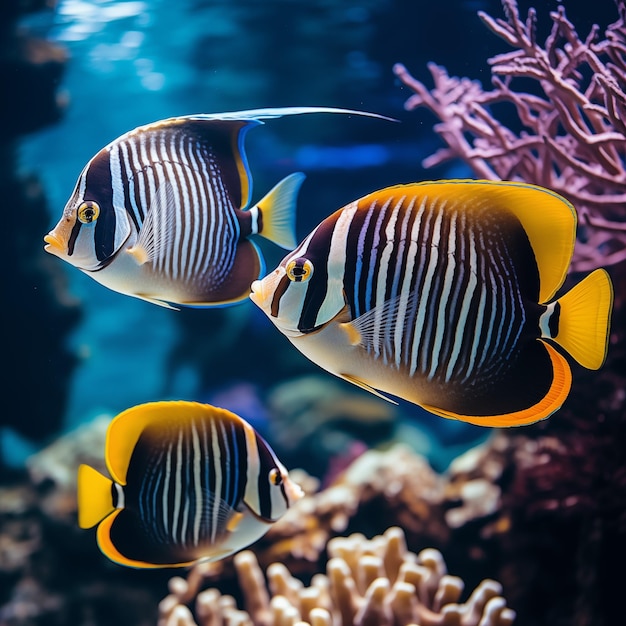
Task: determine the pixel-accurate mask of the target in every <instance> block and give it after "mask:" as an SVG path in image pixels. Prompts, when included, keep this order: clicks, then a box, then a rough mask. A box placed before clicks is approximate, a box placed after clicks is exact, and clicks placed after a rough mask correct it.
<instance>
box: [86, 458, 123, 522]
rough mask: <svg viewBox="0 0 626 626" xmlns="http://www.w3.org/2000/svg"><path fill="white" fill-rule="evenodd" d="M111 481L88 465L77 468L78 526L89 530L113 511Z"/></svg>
mask: <svg viewBox="0 0 626 626" xmlns="http://www.w3.org/2000/svg"><path fill="white" fill-rule="evenodd" d="M112 486H113V481H112V480H110V479H109V478H107V477H106V476H103V475H102V474H101V473H100V472H97V471H96V470H95V469H93V467H89V465H81V466H79V468H78V525H79V526H80V527H81V528H91V527H92V526H95V525H96V524H98V523H99V522H101V521H102V520H103V519H104V518H105V517H106V516H107V515H110V514H111V513H112V512H113V511H115V507H114V506H113V494H112V492H111V487H112Z"/></svg>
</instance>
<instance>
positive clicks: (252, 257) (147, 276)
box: [44, 107, 392, 308]
mask: <svg viewBox="0 0 626 626" xmlns="http://www.w3.org/2000/svg"><path fill="white" fill-rule="evenodd" d="M306 113H341V114H347V115H360V116H366V117H373V118H380V119H386V120H392V118H387V117H385V116H383V115H379V114H376V113H368V112H364V111H353V110H349V109H338V108H332V107H284V108H268V109H253V110H249V111H238V112H228V113H216V114H200V115H189V116H182V117H173V118H168V119H165V120H161V121H158V122H154V123H151V124H147V125H145V126H140V127H138V128H135V129H134V130H131V131H129V132H127V133H125V134H123V135H122V136H120V137H118V138H117V139H115V140H114V141H112V142H111V143H109V144H108V145H107V146H105V147H104V148H103V149H102V150H100V151H99V152H98V153H97V154H96V155H95V156H94V157H93V158H91V160H90V161H89V162H88V163H87V165H86V166H85V167H84V169H83V171H82V173H81V174H80V176H79V177H78V180H77V182H76V185H75V187H74V191H73V193H72V195H71V196H70V198H69V200H68V202H67V203H66V205H65V208H64V209H63V214H62V217H61V218H60V220H59V222H58V223H57V224H56V226H55V227H54V228H53V229H52V230H51V231H50V232H49V233H48V234H47V235H46V236H45V237H44V242H45V246H44V249H45V250H46V251H47V252H49V253H51V254H53V255H56V256H58V257H59V258H61V259H63V260H64V261H67V262H68V263H70V264H71V265H73V266H75V267H77V268H78V269H79V270H82V271H83V272H84V273H86V274H87V275H88V276H90V277H91V278H93V279H94V280H96V281H97V282H99V283H101V284H102V285H104V286H106V287H109V288H110V289H112V290H114V291H117V292H119V293H122V294H126V295H128V296H133V297H137V298H141V299H143V300H147V301H148V302H152V303H154V304H159V305H161V306H165V307H169V308H178V306H188V307H206V308H208V307H222V306H229V305H233V304H237V303H240V302H243V301H245V300H246V299H247V297H248V294H249V292H250V284H251V283H252V281H253V280H255V279H257V278H259V277H260V276H262V275H263V274H264V273H265V262H264V259H263V256H262V254H261V251H260V249H259V248H258V246H257V245H256V244H255V243H254V242H253V241H252V240H251V239H250V237H252V236H253V235H260V236H262V237H265V238H266V239H269V240H270V241H272V242H273V243H275V244H277V245H278V246H280V247H282V248H284V249H288V250H291V249H293V248H294V247H295V245H296V243H297V241H296V238H295V204H296V197H297V194H298V191H299V189H300V186H301V184H302V182H303V180H304V174H303V173H301V172H295V173H293V174H290V175H289V176H287V177H285V178H284V179H283V180H282V181H280V182H279V183H278V184H277V185H276V186H275V187H274V188H273V189H272V190H271V191H270V192H269V193H268V194H267V195H266V196H265V197H264V198H262V199H261V200H260V201H259V202H258V203H256V204H254V205H252V206H250V204H251V190H252V178H251V175H250V170H249V167H248V162H247V158H246V154H245V150H244V138H245V136H246V133H247V131H248V130H249V129H250V128H252V127H254V126H258V125H260V124H263V121H262V120H264V119H272V118H277V117H281V116H284V115H300V114H306Z"/></svg>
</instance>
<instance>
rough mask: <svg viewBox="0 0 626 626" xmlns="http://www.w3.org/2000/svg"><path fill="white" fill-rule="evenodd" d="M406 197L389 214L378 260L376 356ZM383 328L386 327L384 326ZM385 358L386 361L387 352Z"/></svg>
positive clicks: (382, 209) (375, 317)
mask: <svg viewBox="0 0 626 626" xmlns="http://www.w3.org/2000/svg"><path fill="white" fill-rule="evenodd" d="M405 199H406V196H402V197H401V198H400V200H399V201H398V202H397V203H396V205H395V206H394V208H393V209H392V210H391V215H390V216H389V220H388V221H387V226H386V227H385V239H386V243H385V247H384V248H383V250H382V252H381V253H380V260H379V262H378V279H377V281H376V308H375V309H374V330H373V337H372V341H373V344H374V354H375V355H376V356H380V348H381V347H382V344H383V341H382V338H381V327H382V326H383V320H382V314H383V311H384V310H385V307H383V304H384V302H385V293H386V291H387V274H388V272H389V261H390V259H391V255H392V254H393V251H394V249H395V234H396V222H397V221H398V213H399V211H400V207H401V206H402V203H403V202H404V200H405ZM391 201H392V198H389V200H388V201H387V202H386V203H385V205H384V206H383V207H382V208H381V211H387V209H388V208H389V205H390V204H391ZM383 330H386V329H384V328H383ZM383 360H384V362H385V363H386V361H387V357H386V354H385V356H384V359H383Z"/></svg>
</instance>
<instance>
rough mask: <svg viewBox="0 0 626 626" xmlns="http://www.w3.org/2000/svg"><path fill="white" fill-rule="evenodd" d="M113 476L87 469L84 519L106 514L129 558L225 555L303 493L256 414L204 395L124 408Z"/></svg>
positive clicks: (105, 537)
mask: <svg viewBox="0 0 626 626" xmlns="http://www.w3.org/2000/svg"><path fill="white" fill-rule="evenodd" d="M105 459H106V464H107V467H108V470H109V473H110V475H111V477H112V480H111V479H109V478H107V477H105V476H103V475H102V474H100V473H99V472H97V471H96V470H95V469H93V468H92V467H89V466H88V465H81V466H80V467H79V470H78V522H79V525H80V527H81V528H91V527H92V526H95V525H96V524H98V530H97V539H98V545H99V547H100V549H101V550H102V552H103V553H104V554H105V555H106V556H107V557H108V558H109V559H111V560H112V561H114V562H116V563H119V564H120V565H127V566H130V567H137V568H155V567H179V566H181V567H182V566H186V565H191V564H192V563H194V562H195V561H198V560H210V561H211V560H212V561H214V560H219V559H221V558H223V557H225V556H227V555H229V554H232V553H233V552H236V551H237V550H240V549H242V548H244V547H245V546H247V545H249V544H251V543H253V542H254V541H256V540H257V539H259V538H260V537H261V536H262V535H264V534H265V532H266V531H267V530H268V529H269V527H270V525H271V524H272V523H273V522H275V521H276V520H277V519H279V518H280V517H281V516H282V515H283V514H284V513H285V511H286V510H287V508H288V507H289V506H290V505H291V504H292V503H293V502H294V501H295V500H297V499H299V498H300V497H301V496H302V491H301V490H300V488H299V487H298V486H297V485H296V484H295V483H293V482H292V481H291V480H290V478H289V476H288V474H287V470H286V469H285V468H284V467H283V465H282V464H281V463H280V461H279V460H278V459H277V458H276V455H275V454H274V452H273V451H272V450H271V448H270V447H269V446H268V445H267V443H266V442H265V441H264V440H263V439H262V438H261V436H260V435H259V434H258V433H256V431H255V430H254V429H253V428H252V426H250V425H249V424H248V423H247V422H246V421H244V420H243V419H241V418H240V417H238V416H237V415H235V414H233V413H230V412H229V411H226V410H224V409H219V408H216V407H213V406H210V405H205V404H197V403H194V402H182V401H180V402H153V403H148V404H143V405H139V406H135V407H133V408H131V409H128V410H126V411H124V412H123V413H120V415H118V416H117V417H116V418H115V419H114V420H113V421H112V422H111V424H110V426H109V430H108V432H107V440H106V449H105Z"/></svg>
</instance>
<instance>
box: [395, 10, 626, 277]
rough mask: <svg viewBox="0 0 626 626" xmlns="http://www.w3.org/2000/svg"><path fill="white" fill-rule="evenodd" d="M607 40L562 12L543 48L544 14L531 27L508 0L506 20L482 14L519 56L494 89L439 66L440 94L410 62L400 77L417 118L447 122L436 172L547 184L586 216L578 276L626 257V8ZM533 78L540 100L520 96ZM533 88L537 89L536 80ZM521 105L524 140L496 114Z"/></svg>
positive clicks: (501, 66)
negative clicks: (464, 169)
mask: <svg viewBox="0 0 626 626" xmlns="http://www.w3.org/2000/svg"><path fill="white" fill-rule="evenodd" d="M617 5H618V10H619V19H618V21H617V22H615V23H614V24H612V25H610V26H609V27H608V28H607V29H606V32H605V35H604V38H603V39H601V38H600V37H599V28H598V26H594V27H593V28H592V29H591V31H590V32H589V34H588V35H587V37H586V38H585V39H581V38H580V37H579V35H578V33H577V32H576V29H575V27H574V25H573V24H572V23H571V22H570V21H569V20H568V19H567V17H566V14H565V9H564V7H563V6H562V5H559V7H558V9H557V11H555V12H553V13H551V14H550V16H551V18H552V22H553V24H552V30H551V32H550V34H549V35H548V37H547V39H546V41H545V43H544V45H543V46H541V45H540V44H539V42H538V41H537V39H536V12H535V10H534V9H530V10H529V12H528V16H527V18H526V20H525V21H524V20H522V19H521V18H520V15H519V11H518V7H517V2H516V0H503V6H504V11H505V14H506V20H502V19H494V18H492V17H490V16H489V15H487V14H485V13H483V12H479V16H480V18H481V19H482V21H483V22H484V23H485V25H486V26H487V27H488V28H489V30H491V31H492V32H493V33H495V34H496V35H498V36H499V37H501V38H502V39H504V41H506V42H507V43H508V44H509V45H511V46H512V47H513V48H514V50H513V51H512V52H508V53H505V54H499V55H497V56H495V57H493V58H491V59H489V60H488V63H489V65H490V66H491V72H492V84H493V89H492V90H490V91H484V90H483V87H482V86H481V84H480V83H479V82H478V81H473V80H470V79H469V78H457V77H453V76H449V75H448V73H447V72H446V70H445V69H444V68H443V67H440V66H437V65H435V64H434V63H431V64H429V66H428V67H429V70H430V73H431V75H432V78H433V80H434V88H433V89H432V90H429V89H428V88H427V87H426V86H425V85H424V84H423V83H422V82H420V81H419V80H416V79H415V78H413V77H412V76H411V75H410V74H409V72H408V70H407V69H406V68H405V67H404V66H403V65H402V64H399V63H398V64H396V65H395V66H394V72H395V74H396V75H397V76H398V77H399V78H400V80H401V81H402V82H403V83H404V84H405V85H407V86H408V87H409V88H410V89H411V90H412V91H414V95H412V96H411V97H410V98H409V99H408V100H407V102H406V104H405V108H407V109H408V110H412V109H415V108H417V107H426V108H427V109H429V110H430V111H432V112H433V113H434V114H435V116H437V117H438V118H439V120H440V123H439V124H437V125H436V126H435V130H436V132H437V133H439V135H440V136H441V137H442V138H443V139H444V141H445V142H446V143H447V145H448V147H447V148H444V149H441V150H439V151H438V152H436V153H435V154H434V155H432V156H430V157H428V158H427V159H426V160H425V161H424V166H425V167H432V166H434V165H438V164H440V163H442V162H444V161H447V160H449V159H452V158H454V157H460V158H462V159H463V160H464V161H466V162H467V163H468V164H469V165H470V167H471V168H472V170H473V171H474V173H475V174H476V175H477V176H479V177H481V178H486V179H512V180H522V181H525V182H529V183H535V184H538V185H543V186H545V187H548V188H551V189H554V190H555V191H558V192H559V193H561V194H563V195H564V196H565V197H567V198H568V199H569V200H571V201H572V203H573V204H574V205H575V206H576V208H577V209H578V213H579V217H580V222H581V225H582V227H583V228H582V229H581V232H580V236H579V245H578V246H577V249H576V252H575V256H574V268H575V269H577V270H581V271H582V270H589V269H592V268H595V267H596V266H597V265H598V260H597V258H598V255H601V259H602V260H601V263H602V264H603V265H609V264H614V263H618V262H620V261H623V260H625V259H626V125H625V122H624V120H626V93H625V92H624V84H626V6H625V5H624V2H623V1H620V2H617ZM515 79H526V81H528V80H530V81H533V83H534V84H535V85H536V86H537V88H538V89H536V93H524V92H521V91H517V90H516V89H515V88H514V80H515ZM526 84H528V82H526ZM500 103H509V104H512V105H513V106H514V107H515V111H516V114H517V117H518V121H519V123H520V124H521V127H522V130H521V132H519V133H517V132H516V131H514V130H512V129H511V128H508V127H507V126H505V125H504V124H503V123H502V122H501V121H499V120H498V119H497V118H496V117H495V116H494V112H493V108H494V105H496V107H497V106H498V105H499V104H500Z"/></svg>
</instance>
